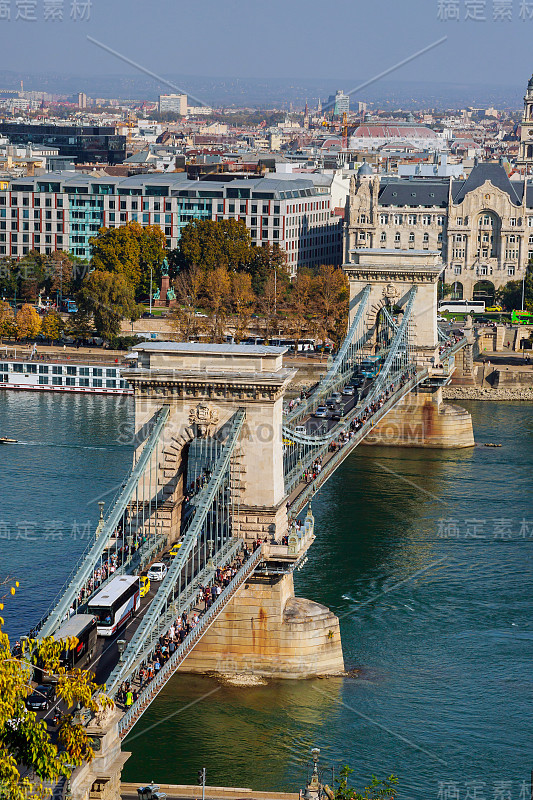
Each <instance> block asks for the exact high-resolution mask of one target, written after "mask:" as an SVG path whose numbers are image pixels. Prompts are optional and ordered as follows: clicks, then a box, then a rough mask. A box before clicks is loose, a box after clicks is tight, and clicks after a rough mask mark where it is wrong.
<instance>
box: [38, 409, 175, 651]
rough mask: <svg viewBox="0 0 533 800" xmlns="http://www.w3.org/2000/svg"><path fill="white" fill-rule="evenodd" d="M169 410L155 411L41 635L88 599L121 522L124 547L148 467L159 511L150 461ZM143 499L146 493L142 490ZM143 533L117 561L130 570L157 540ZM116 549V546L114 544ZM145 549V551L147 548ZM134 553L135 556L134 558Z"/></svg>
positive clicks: (153, 508)
mask: <svg viewBox="0 0 533 800" xmlns="http://www.w3.org/2000/svg"><path fill="white" fill-rule="evenodd" d="M169 413H170V409H169V406H163V407H162V408H161V409H159V411H158V412H157V413H156V415H155V417H154V420H153V426H152V430H151V432H150V434H149V436H148V437H147V439H146V441H145V443H144V446H143V449H142V451H141V453H140V456H139V458H138V460H137V463H136V464H135V465H134V467H133V468H132V470H131V472H130V474H129V476H128V478H127V479H126V481H125V483H124V484H123V487H122V490H121V492H120V494H119V496H118V498H117V499H116V501H115V503H114V505H113V507H112V508H111V509H110V511H109V513H108V515H107V517H106V518H105V520H102V521H101V523H100V524H99V526H98V529H97V534H96V538H95V541H94V542H93V544H92V545H90V546H89V548H88V549H87V550H86V552H85V554H84V556H82V558H81V559H80V561H79V562H78V564H77V565H76V567H75V568H74V570H73V572H72V573H71V576H70V578H69V579H68V580H67V582H66V583H65V584H64V586H63V588H62V589H61V590H60V592H59V593H58V595H57V597H56V600H55V601H54V603H53V604H52V606H51V608H50V611H49V612H48V614H47V615H46V616H45V617H44V618H43V620H42V621H41V623H39V625H38V626H37V629H38V633H39V635H40V636H41V637H45V636H50V635H51V634H53V632H54V631H55V630H56V629H57V628H58V627H59V625H60V624H61V622H62V620H63V619H64V618H65V617H66V616H68V615H69V613H71V610H73V611H75V610H76V608H77V606H78V605H81V604H83V603H85V602H87V600H88V598H89V596H90V593H91V592H90V591H89V592H87V593H85V595H84V597H83V598H82V600H81V601H80V593H82V591H83V590H84V588H85V587H87V586H89V585H90V581H91V580H94V573H95V570H96V569H97V568H98V565H99V564H101V562H102V555H103V553H104V551H105V550H106V549H107V548H108V545H109V543H110V542H111V541H112V540H113V539H114V540H115V545H116V543H117V538H118V537H117V530H118V528H119V525H120V524H122V542H123V547H124V543H125V539H126V524H125V522H124V514H125V512H126V511H127V509H128V506H129V504H130V503H131V501H132V498H133V497H134V495H135V494H136V493H137V491H138V487H139V483H140V481H141V480H142V479H143V477H144V475H145V473H146V472H147V471H148V472H149V473H150V480H149V492H150V494H149V498H150V499H149V504H150V505H149V509H148V512H149V518H151V517H153V515H154V514H155V513H157V509H158V500H157V494H158V487H157V484H156V486H155V487H154V489H152V487H151V478H152V469H151V462H152V457H153V456H154V454H156V455H157V453H156V448H157V446H158V445H159V442H160V439H161V436H162V433H163V430H164V427H165V424H166V421H167V419H168V416H169ZM154 491H155V495H156V496H155V499H154V503H153V505H152V496H153V492H154ZM143 499H144V494H143ZM144 522H145V515H144V506H143V524H144ZM154 535H155V536H157V531H154ZM143 537H144V539H145V541H144V542H141V543H140V547H139V548H138V551H140V552H138V553H137V555H136V550H134V549H133V547H128V549H127V551H126V550H124V558H123V560H122V564H121V565H118V563H117V567H118V566H120V567H121V568H122V571H123V572H124V571H131V570H132V569H134V568H135V567H136V566H137V560H138V559H139V558H142V557H143V555H144V556H146V552H149V551H151V549H152V548H153V545H154V544H158V543H159V541H160V540H158V542H155V541H154V540H153V539H152V540H151V541H150V539H151V537H150V536H148V537H146V536H145V533H144V530H143ZM115 551H116V546H115ZM145 551H146V552H145ZM134 556H135V559H134ZM101 583H102V582H100V583H99V584H98V587H97V589H98V590H99V589H100V587H101Z"/></svg>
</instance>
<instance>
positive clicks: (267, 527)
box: [125, 342, 344, 678]
mask: <svg viewBox="0 0 533 800" xmlns="http://www.w3.org/2000/svg"><path fill="white" fill-rule="evenodd" d="M136 351H137V353H138V363H137V367H136V368H134V369H132V370H130V371H128V372H126V373H125V377H126V379H127V380H128V381H129V382H130V383H131V384H132V385H133V387H134V397H135V428H136V430H137V431H140V430H141V429H142V428H143V426H145V425H146V424H147V423H148V422H149V421H150V420H151V419H152V418H153V416H154V414H155V412H156V411H157V410H158V409H160V408H161V406H162V405H167V406H169V408H170V415H169V419H168V422H167V425H166V428H165V442H164V454H163V460H162V461H161V462H160V463H158V464H154V470H155V471H156V472H157V476H156V477H157V482H158V485H159V486H160V487H161V490H162V491H164V492H165V497H166V501H165V506H166V509H164V510H163V512H162V513H163V514H167V516H168V519H167V520H166V531H167V536H168V542H169V543H171V542H173V541H175V540H176V539H177V538H178V536H179V533H180V527H181V507H182V503H183V498H184V493H185V491H186V488H187V483H188V475H187V473H188V457H189V452H190V451H191V447H192V444H191V443H192V442H193V441H194V440H198V439H200V440H203V439H205V440H209V439H211V440H212V439H216V438H220V439H223V438H225V437H224V430H225V429H227V426H229V425H230V424H231V421H232V419H233V417H234V415H235V413H236V412H237V410H238V409H244V410H245V413H246V417H245V420H244V425H243V428H242V431H241V435H240V438H239V442H238V445H237V449H236V451H235V456H234V459H233V475H232V493H233V495H234V499H235V500H236V501H237V502H236V510H235V512H234V514H233V517H232V526H233V532H234V534H235V535H240V536H242V537H243V538H244V539H245V540H248V541H250V542H251V541H253V540H256V539H257V538H260V539H262V541H263V542H265V543H266V544H265V545H264V553H265V564H266V565H267V566H266V568H265V569H263V570H262V571H261V570H259V571H257V572H256V573H254V574H253V575H252V576H251V577H250V578H249V579H248V581H247V582H246V583H245V584H244V585H243V586H242V587H241V589H240V590H239V591H238V592H237V593H236V595H235V596H234V598H233V599H232V600H231V601H230V602H229V603H228V605H227V606H226V608H225V609H224V611H222V612H221V614H220V616H219V617H218V618H217V620H216V621H215V622H214V624H213V625H212V627H211V628H210V629H209V630H208V632H207V633H206V634H205V636H204V637H203V639H202V640H201V641H200V642H199V643H198V644H197V645H196V647H195V648H194V650H193V651H192V653H191V654H190V655H189V656H188V657H187V658H186V660H185V662H184V665H183V666H182V667H181V668H180V669H182V670H185V671H192V672H229V673H233V672H238V673H241V672H242V673H255V674H260V675H268V676H276V677H285V678H300V677H309V676H310V675H327V674H339V673H340V672H341V671H342V670H343V669H344V662H343V656H342V646H341V640H340V630H339V622H338V619H337V618H336V617H335V615H334V614H333V613H332V612H331V611H329V609H327V608H325V607H324V606H321V605H319V604H318V603H314V602H312V601H310V600H305V599H303V598H296V597H295V596H294V586H293V579H292V569H293V568H294V565H295V561H296V559H295V558H292V559H291V557H290V556H289V555H288V554H285V556H286V558H284V557H283V556H280V552H278V551H281V550H288V548H287V547H282V546H281V539H282V537H283V536H285V535H286V534H287V533H288V518H287V508H286V497H285V482H284V473H283V437H282V423H283V396H284V394H285V391H286V389H287V387H288V385H289V384H290V382H291V381H292V379H293V378H294V376H295V374H296V373H295V371H294V370H291V369H286V368H284V367H283V353H284V348H276V347H264V346H256V347H252V346H243V345H229V344H228V345H216V344H212V345H209V344H193V343H183V344H182V343H174V342H150V343H147V344H144V345H141V346H139V347H138V348H136ZM191 452H192V451H191ZM313 538H314V537H308V538H307V539H306V541H305V544H304V545H303V547H302V552H300V553H299V554H298V558H302V557H303V556H304V555H305V551H306V550H307V548H308V547H309V545H310V544H311V542H312V539H313ZM215 563H216V561H215ZM268 565H270V570H269V568H268Z"/></svg>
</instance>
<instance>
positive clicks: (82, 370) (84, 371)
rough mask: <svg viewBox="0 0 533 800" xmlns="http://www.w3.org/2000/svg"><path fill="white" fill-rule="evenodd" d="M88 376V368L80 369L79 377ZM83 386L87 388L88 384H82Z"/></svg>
mask: <svg viewBox="0 0 533 800" xmlns="http://www.w3.org/2000/svg"><path fill="white" fill-rule="evenodd" d="M88 374H89V367H80V375H88ZM80 385H81V384H80ZM83 385H84V386H85V385H87V386H88V385H89V384H83Z"/></svg>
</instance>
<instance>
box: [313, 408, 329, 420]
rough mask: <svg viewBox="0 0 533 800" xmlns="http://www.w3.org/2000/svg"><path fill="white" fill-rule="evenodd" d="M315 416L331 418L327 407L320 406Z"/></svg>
mask: <svg viewBox="0 0 533 800" xmlns="http://www.w3.org/2000/svg"><path fill="white" fill-rule="evenodd" d="M313 416H315V417H320V418H323V417H329V409H328V408H326V406H318V408H317V410H316V411H315V413H314V414H313Z"/></svg>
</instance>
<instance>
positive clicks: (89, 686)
mask: <svg viewBox="0 0 533 800" xmlns="http://www.w3.org/2000/svg"><path fill="white" fill-rule="evenodd" d="M3 585H4V586H5V587H6V588H7V586H8V585H9V582H8V581H5V580H4V581H3ZM17 587H18V583H17V582H15V583H14V584H13V585H12V586H10V587H9V590H8V592H7V593H6V594H4V596H3V597H2V598H1V602H0V611H2V610H3V608H4V601H5V599H6V597H9V596H10V595H14V594H15V592H16V588H17ZM3 626H4V620H3V618H2V617H0V695H1V698H2V701H1V702H0V798H2V800H29V798H42V797H45V796H49V794H50V793H49V792H48V791H47V790H46V789H44V788H43V783H44V782H45V781H56V780H57V779H58V778H59V777H60V776H62V775H64V776H67V777H68V776H69V775H70V773H71V770H72V765H74V766H77V765H80V764H81V763H82V762H83V761H91V760H92V758H93V748H92V743H91V739H90V738H89V736H88V735H87V732H86V729H85V728H84V727H83V726H82V725H81V724H79V722H78V721H77V719H76V718H75V716H74V709H75V707H76V706H78V704H79V705H80V706H81V707H85V708H87V709H88V710H89V711H91V712H93V713H99V712H100V711H102V709H104V708H106V707H110V706H111V705H112V701H111V700H109V699H108V698H107V697H105V695H103V694H101V693H100V687H98V686H97V685H96V684H95V683H94V676H93V675H92V673H90V672H86V671H82V670H75V671H74V672H67V671H66V670H65V668H64V667H62V666H61V655H62V653H63V651H64V648H65V647H67V648H69V649H72V648H73V647H75V646H76V645H77V643H78V640H77V639H76V638H72V639H68V640H66V641H65V642H56V641H54V639H53V638H52V637H49V638H46V639H43V640H40V641H37V640H35V639H31V640H24V641H23V645H22V648H21V652H15V653H13V652H12V649H11V645H10V641H9V637H8V635H7V634H6V633H5V632H4V630H3ZM37 659H38V660H39V662H40V664H41V665H42V668H43V669H44V670H45V671H46V672H49V673H53V674H54V675H57V677H58V682H57V685H56V693H57V697H58V698H59V699H60V700H61V701H62V702H63V703H64V705H65V709H66V710H65V712H64V714H63V716H62V719H61V721H60V724H59V727H58V732H57V741H54V740H53V738H52V736H51V733H50V732H49V731H48V729H47V725H46V722H45V721H44V720H38V719H37V715H36V713H35V712H34V711H29V710H27V709H26V706H25V700H26V698H27V697H28V695H29V694H31V692H32V685H31V672H32V668H31V666H30V663H31V662H33V663H35V662H36V660H37ZM28 773H33V774H34V775H35V777H36V780H31V779H30V778H29V777H28Z"/></svg>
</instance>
